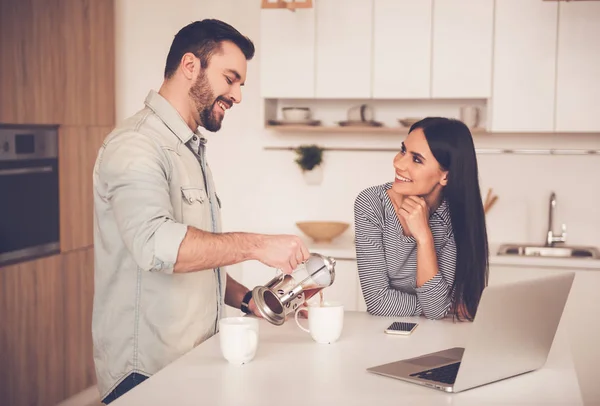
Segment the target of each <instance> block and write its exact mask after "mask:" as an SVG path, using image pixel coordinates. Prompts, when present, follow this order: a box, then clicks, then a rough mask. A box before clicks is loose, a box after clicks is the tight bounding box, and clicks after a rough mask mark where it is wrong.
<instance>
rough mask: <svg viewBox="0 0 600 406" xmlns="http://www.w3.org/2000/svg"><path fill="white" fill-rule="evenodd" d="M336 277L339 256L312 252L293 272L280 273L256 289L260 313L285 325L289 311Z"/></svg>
mask: <svg viewBox="0 0 600 406" xmlns="http://www.w3.org/2000/svg"><path fill="white" fill-rule="evenodd" d="M334 279H335V259H333V258H330V257H326V256H324V255H321V254H317V253H312V254H310V257H309V258H308V259H307V260H306V261H305V262H304V263H303V264H300V265H299V266H298V268H296V270H295V271H294V272H293V273H291V274H290V275H286V274H283V273H281V274H278V275H276V276H275V277H274V278H273V279H271V280H270V281H269V282H268V283H267V284H266V285H265V286H257V287H255V288H254V289H253V290H252V297H253V298H254V303H255V304H256V307H257V309H258V311H259V312H260V314H261V315H262V316H263V317H264V318H265V319H266V320H268V321H269V322H271V323H272V324H275V325H277V326H280V325H282V324H283V323H284V322H285V319H286V317H287V315H288V314H290V313H294V311H295V310H296V309H297V308H298V307H299V306H302V305H303V304H304V302H305V301H306V300H308V299H310V298H311V297H313V296H314V295H315V294H317V293H318V292H320V291H321V290H322V289H323V288H326V287H327V286H330V285H331V284H332V283H333V281H334Z"/></svg>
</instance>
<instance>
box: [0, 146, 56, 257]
mask: <svg viewBox="0 0 600 406" xmlns="http://www.w3.org/2000/svg"><path fill="white" fill-rule="evenodd" d="M0 196H1V197H0V264H6V263H10V262H15V261H23V260H25V259H30V258H34V257H39V256H42V255H48V254H53V253H57V252H59V251H60V243H59V241H60V240H59V229H60V225H59V224H60V222H59V198H58V160H57V159H56V158H51V159H31V160H13V161H0Z"/></svg>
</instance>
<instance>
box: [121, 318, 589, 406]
mask: <svg viewBox="0 0 600 406" xmlns="http://www.w3.org/2000/svg"><path fill="white" fill-rule="evenodd" d="M391 320H415V321H417V322H418V323H419V327H418V328H417V329H416V330H415V332H414V333H413V334H412V335H411V336H391V335H387V334H385V333H384V332H383V330H384V328H385V327H387V326H388V325H389V324H390V321H391ZM471 326H472V324H471V323H453V322H452V320H451V319H445V320H436V321H432V320H427V319H425V318H420V317H414V318H394V319H390V318H383V317H375V316H371V315H369V314H367V313H363V312H346V314H345V320H344V331H343V333H342V337H341V338H340V340H339V341H338V342H337V343H334V344H330V345H327V344H317V343H315V342H313V341H312V339H311V338H310V336H309V335H308V334H307V333H304V332H303V331H301V330H300V329H299V328H298V327H297V326H296V324H295V323H294V322H293V320H289V321H287V322H286V323H285V324H284V325H283V326H279V327H277V326H273V325H271V324H269V323H268V322H267V321H265V320H260V338H259V347H258V351H257V354H256V357H255V359H254V360H253V361H251V362H250V363H248V364H246V365H242V366H234V365H230V364H228V363H227V361H225V359H223V357H222V356H221V352H220V348H219V339H218V336H214V337H212V338H210V339H209V340H207V341H206V342H205V343H203V344H201V345H200V346H198V347H196V348H195V349H194V350H192V351H190V352H189V353H188V354H187V355H184V356H183V357H181V358H180V359H178V360H177V361H175V362H173V363H172V364H170V365H168V366H167V367H166V368H164V369H163V370H162V371H160V372H158V373H157V374H156V375H154V376H152V377H151V378H150V379H148V380H146V381H145V382H143V383H142V384H141V385H139V386H137V387H136V388H134V389H133V390H131V391H130V392H128V393H127V394H125V395H124V396H122V397H121V398H119V399H117V400H116V401H115V402H113V403H112V404H111V405H114V406H124V405H144V406H152V405H161V406H163V405H178V406H185V405H194V406H196V405H201V404H202V405H211V406H213V405H240V406H242V405H243V406H254V405H265V404H274V405H286V406H287V405H302V406H311V405H376V406H385V405H394V406H397V405H399V404H419V405H423V404H427V405H438V404H439V405H449V404H452V405H478V406H479V405H482V404H490V403H493V404H506V405H514V404H533V403H535V404H561V405H567V404H568V405H577V404H582V400H581V395H580V391H579V385H578V382H577V377H576V374H575V371H574V369H573V362H572V360H571V354H570V351H569V347H568V344H567V340H566V337H565V336H564V335H563V333H561V332H560V330H559V332H558V333H557V335H556V338H555V340H554V343H553V346H552V349H551V351H550V354H549V356H548V361H547V362H546V365H545V366H544V367H542V368H541V369H539V370H537V371H534V372H530V373H526V374H523V375H520V376H517V377H513V378H509V379H505V380H503V381H499V382H495V383H492V384H488V385H484V386H482V387H478V388H474V389H470V390H467V391H464V392H461V393H457V394H449V393H445V392H442V391H438V390H435V389H430V388H427V387H423V386H419V385H415V384H411V383H407V382H403V381H399V380H396V379H391V378H387V377H383V376H379V375H374V374H371V373H369V372H367V371H366V370H365V369H366V368H367V367H371V366H375V365H379V364H383V363H386V362H391V361H395V360H400V359H404V358H410V357H414V356H418V355H422V354H425V353H428V352H433V351H438V350H442V349H446V348H449V347H452V346H464V345H465V343H466V338H467V336H468V332H469V329H470V327H471Z"/></svg>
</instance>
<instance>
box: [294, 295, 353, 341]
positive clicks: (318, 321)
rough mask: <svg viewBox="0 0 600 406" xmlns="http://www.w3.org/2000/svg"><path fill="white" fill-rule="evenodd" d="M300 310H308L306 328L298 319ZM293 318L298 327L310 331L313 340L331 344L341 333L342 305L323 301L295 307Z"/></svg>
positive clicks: (342, 322) (342, 321)
mask: <svg viewBox="0 0 600 406" xmlns="http://www.w3.org/2000/svg"><path fill="white" fill-rule="evenodd" d="M301 311H305V312H308V328H305V327H303V326H302V325H301V324H300V321H299V320H298V315H299V314H300V312H301ZM294 318H295V319H296V324H298V327H300V328H301V329H302V330H304V331H306V332H307V333H310V335H311V337H312V338H313V340H315V341H316V342H318V343H321V344H331V343H334V342H336V341H337V340H338V339H339V338H340V335H341V334H342V329H343V327H344V306H343V305H342V304H341V303H339V302H325V303H323V305H321V306H319V305H318V304H314V305H309V306H301V307H299V308H297V309H296V314H295V315H294Z"/></svg>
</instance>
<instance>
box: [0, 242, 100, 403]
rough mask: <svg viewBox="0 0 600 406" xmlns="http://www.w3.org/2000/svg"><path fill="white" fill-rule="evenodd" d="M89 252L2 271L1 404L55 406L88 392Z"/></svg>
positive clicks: (91, 371) (90, 380)
mask: <svg viewBox="0 0 600 406" xmlns="http://www.w3.org/2000/svg"><path fill="white" fill-rule="evenodd" d="M93 283H94V273H93V250H92V249H85V250H79V251H74V252H72V253H69V254H66V255H57V256H53V257H47V258H43V259H39V260H36V261H29V262H24V263H21V264H17V265H12V266H8V267H4V268H0V314H1V315H2V316H1V318H2V328H1V329H0V356H1V357H2V368H0V398H1V399H2V404H6V405H55V404H57V403H58V402H60V401H61V400H63V399H65V398H67V397H69V396H71V395H74V394H75V393H78V392H80V391H82V390H83V389H85V388H88V387H90V386H92V385H93V384H94V383H95V372H94V364H93V356H92V345H91V340H92V337H91V318H92V300H93V299H92V298H93Z"/></svg>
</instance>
